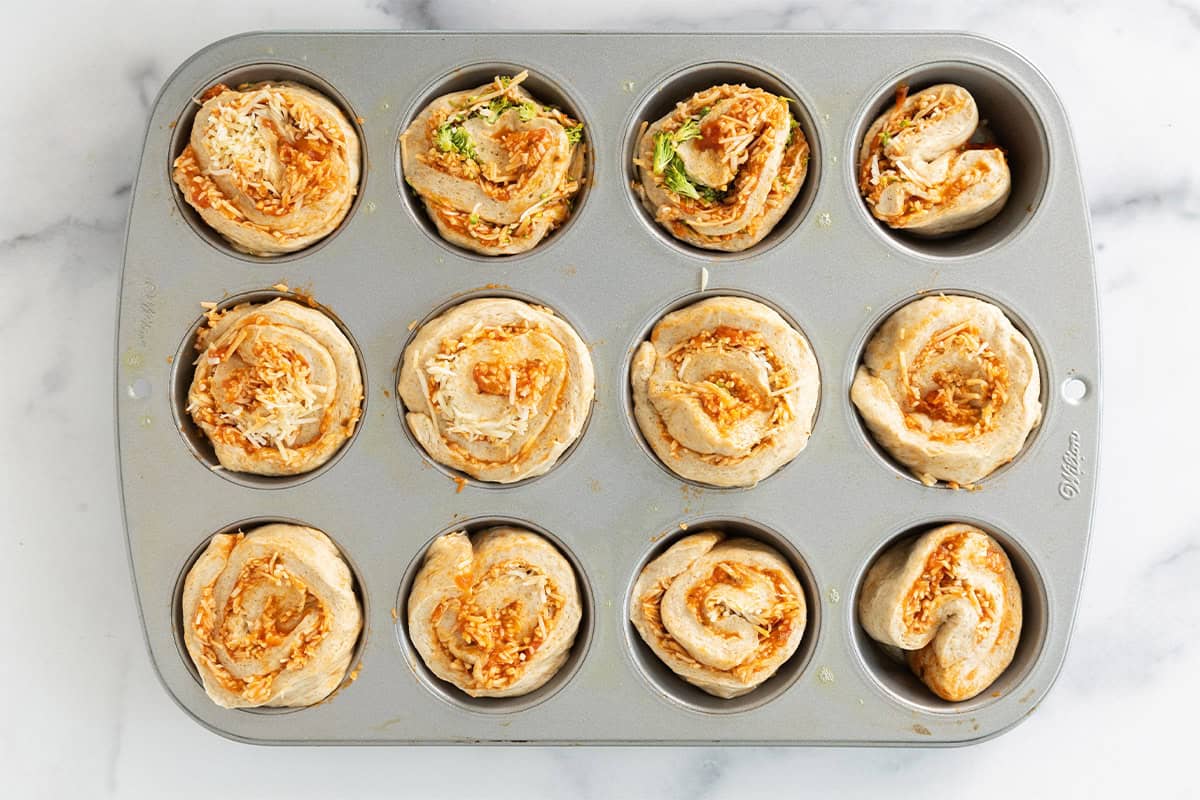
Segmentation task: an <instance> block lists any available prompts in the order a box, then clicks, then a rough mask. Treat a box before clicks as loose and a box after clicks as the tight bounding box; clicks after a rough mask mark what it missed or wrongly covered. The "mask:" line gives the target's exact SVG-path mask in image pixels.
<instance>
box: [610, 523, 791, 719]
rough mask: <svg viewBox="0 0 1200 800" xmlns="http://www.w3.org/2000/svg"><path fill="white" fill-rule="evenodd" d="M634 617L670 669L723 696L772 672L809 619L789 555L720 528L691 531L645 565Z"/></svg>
mask: <svg viewBox="0 0 1200 800" xmlns="http://www.w3.org/2000/svg"><path fill="white" fill-rule="evenodd" d="M629 618H630V620H631V621H632V622H633V626H634V628H636V629H637V632H638V633H639V634H640V635H641V637H642V639H643V640H645V642H646V644H647V645H649V646H650V649H651V650H653V651H654V654H655V655H656V656H658V657H659V658H660V659H661V660H662V662H663V663H664V664H666V665H667V666H668V667H670V668H671V670H672V671H674V672H675V673H676V674H677V675H679V676H680V677H681V678H683V679H684V680H686V681H687V682H688V683H690V684H692V685H694V686H696V687H698V688H700V689H703V690H704V691H705V692H708V693H709V694H711V695H715V696H716V697H723V698H731V697H738V696H739V695H743V694H746V693H747V692H749V691H752V690H753V689H755V688H756V687H757V686H758V685H759V684H761V683H762V682H763V681H765V680H767V678H770V677H771V676H772V675H774V674H775V672H776V670H778V669H779V667H780V666H782V665H783V663H784V662H785V661H787V660H788V659H789V658H791V657H792V654H793V653H795V652H796V648H797V647H799V646H800V641H801V639H803V637H804V628H805V625H806V624H807V621H808V616H807V606H806V605H805V599H804V589H803V588H802V587H801V585H800V582H799V580H797V578H796V575H795V573H794V572H793V571H792V568H791V566H790V565H789V564H788V562H787V560H786V559H784V558H783V556H781V555H780V554H779V553H778V552H777V551H775V550H774V549H773V548H771V547H768V546H767V545H765V544H762V543H761V542H759V541H757V540H754V539H726V538H725V537H724V535H723V534H721V533H718V532H715V531H707V532H703V533H696V534H692V535H690V536H686V537H684V538H683V539H680V540H679V541H678V542H676V543H675V544H673V545H672V546H671V547H669V548H667V550H666V552H664V553H663V554H662V555H661V556H659V557H658V558H656V559H654V560H653V561H651V562H650V563H649V564H647V565H646V568H645V569H643V570H642V574H641V575H640V576H638V580H637V583H635V584H634V587H633V600H632V603H631V604H630V612H629Z"/></svg>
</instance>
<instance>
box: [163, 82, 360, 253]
mask: <svg viewBox="0 0 1200 800" xmlns="http://www.w3.org/2000/svg"><path fill="white" fill-rule="evenodd" d="M201 101H202V103H203V105H201V107H200V110H199V111H198V112H196V119H195V122H193V124H192V131H191V137H190V138H189V140H188V145H187V147H185V148H184V149H183V152H182V153H180V155H179V157H178V158H176V159H175V165H174V171H173V173H172V178H173V179H174V181H175V183H176V185H178V186H179V190H180V191H181V192H182V193H183V196H184V198H185V199H186V200H187V202H188V203H189V204H190V205H191V206H192V207H193V208H194V209H196V211H197V212H198V213H199V214H200V217H201V218H202V219H203V220H204V222H205V223H207V224H208V226H209V227H211V228H212V229H213V230H215V231H216V232H217V233H219V234H221V236H223V237H225V239H227V240H228V241H229V242H230V243H231V244H232V245H233V246H234V247H235V248H236V249H238V250H241V251H243V252H246V253H250V254H253V255H259V256H275V255H279V254H281V253H290V252H293V251H295V250H300V249H302V248H305V247H308V246H309V245H310V244H312V243H314V242H316V241H317V240H319V239H322V238H324V237H325V236H328V235H329V234H330V233H331V232H333V230H334V229H335V228H337V226H338V225H339V224H341V222H342V220H343V219H344V218H345V217H346V214H347V213H348V212H349V211H350V206H351V204H352V203H353V201H354V196H355V195H356V194H357V193H358V179H359V170H360V168H361V167H360V161H361V148H360V145H359V141H358V134H357V133H356V132H355V130H354V128H353V127H351V125H350V123H349V121H347V119H346V117H345V115H343V114H342V112H341V109H339V108H338V107H337V106H336V105H334V104H333V103H332V102H330V101H329V99H328V98H326V97H324V96H322V95H320V94H318V93H317V92H315V91H313V90H312V89H309V88H307V87H305V86H301V85H300V84H296V83H287V82H281V83H255V84H249V85H245V86H240V87H238V88H236V89H231V88H229V87H228V86H224V85H221V84H218V85H216V86H214V87H212V88H211V89H209V90H208V91H207V92H205V93H204V95H203V96H202V98H201Z"/></svg>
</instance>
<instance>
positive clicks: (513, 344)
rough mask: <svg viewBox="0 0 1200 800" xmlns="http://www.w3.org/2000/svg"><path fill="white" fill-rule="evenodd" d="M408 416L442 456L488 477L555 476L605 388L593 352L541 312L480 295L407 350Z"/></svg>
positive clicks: (402, 387) (404, 391)
mask: <svg viewBox="0 0 1200 800" xmlns="http://www.w3.org/2000/svg"><path fill="white" fill-rule="evenodd" d="M398 391H399V392H400V397H401V399H402V400H403V401H404V407H405V420H406V421H407V423H408V426H409V428H410V429H411V430H412V432H413V436H415V437H416V439H417V441H418V442H420V444H421V446H422V447H423V448H424V449H425V452H427V453H428V454H429V455H430V456H431V457H432V458H433V459H435V460H436V461H438V462H440V463H442V464H445V465H446V466H448V467H451V468H453V469H457V470H460V471H462V472H465V473H466V474H468V475H470V476H471V477H473V478H476V479H477V480H481V481H493V482H496V483H512V482H514V481H519V480H521V479H523V478H528V477H532V476H534V475H541V474H542V473H544V472H546V471H548V470H549V469H550V468H551V467H552V466H554V464H555V462H556V461H557V460H558V458H559V456H561V455H562V454H563V452H564V451H566V449H567V448H568V447H570V446H571V443H572V442H574V441H575V439H577V438H578V437H579V435H580V433H581V432H582V431H583V425H584V423H585V422H586V421H587V417H588V413H589V412H590V410H591V406H592V400H593V398H594V396H595V392H596V384H595V374H594V372H593V370H592V359H591V355H590V354H589V353H588V349H587V346H586V345H585V344H584V343H583V340H582V339H580V338H579V334H577V333H576V332H575V330H574V329H573V328H572V327H571V326H570V325H568V324H567V323H566V322H564V321H563V320H562V319H561V318H559V317H557V316H555V314H554V312H552V311H550V310H549V309H547V308H544V307H542V306H535V305H532V304H530V303H525V302H522V301H520V300H512V299H509V298H499V297H490V298H480V299H477V300H468V301H467V302H465V303H462V304H460V305H457V306H455V307H454V308H452V309H450V310H449V311H447V312H445V313H444V314H442V315H441V316H439V317H437V318H436V319H434V320H432V321H430V322H428V323H426V324H425V325H424V326H423V327H422V328H421V330H420V331H418V333H417V335H416V337H415V338H414V339H413V340H412V342H411V343H410V344H409V345H408V347H407V348H405V350H404V360H403V362H402V364H401V367H400V382H399V387H398Z"/></svg>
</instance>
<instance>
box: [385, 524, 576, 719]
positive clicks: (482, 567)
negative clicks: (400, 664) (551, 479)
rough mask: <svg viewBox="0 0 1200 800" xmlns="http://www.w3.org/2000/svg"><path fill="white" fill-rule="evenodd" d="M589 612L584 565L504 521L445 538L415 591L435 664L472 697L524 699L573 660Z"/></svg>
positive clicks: (419, 644) (427, 656)
mask: <svg viewBox="0 0 1200 800" xmlns="http://www.w3.org/2000/svg"><path fill="white" fill-rule="evenodd" d="M582 615H583V610H582V605H581V603H580V599H579V588H578V586H577V585H576V580H575V571H574V570H573V569H572V567H571V563H570V562H569V561H567V559H566V558H564V557H563V555H562V553H560V552H558V549H557V548H555V547H554V545H552V544H551V543H550V542H548V541H546V539H545V538H543V537H541V536H539V535H537V534H535V533H532V532H530V531H527V530H524V529H521V528H512V527H496V528H490V529H488V530H485V531H481V532H479V533H476V534H473V535H471V536H468V535H467V534H466V533H465V532H462V531H459V532H457V533H449V534H446V535H444V536H441V537H438V538H437V539H436V540H434V542H433V544H431V545H430V546H429V551H428V552H427V553H426V555H425V562H424V564H423V565H422V567H421V570H420V572H418V573H417V577H416V579H415V580H414V581H413V587H412V591H411V592H410V594H409V597H408V630H409V635H410V637H411V638H412V642H413V645H414V646H415V647H416V649H417V652H418V653H419V654H420V656H421V659H422V660H423V661H424V662H425V665H426V666H428V667H429V669H430V670H431V671H432V672H433V673H434V674H435V675H437V676H438V677H439V678H441V679H442V680H444V681H449V682H450V683H453V684H454V685H455V686H457V687H458V688H460V689H462V690H463V691H464V692H466V693H467V694H469V695H470V696H472V697H516V696H519V695H524V694H528V693H529V692H532V691H533V690H535V689H537V688H539V687H541V686H543V685H544V684H545V683H546V682H547V681H549V680H550V679H551V678H552V677H554V675H555V673H557V672H558V671H559V670H560V669H561V668H562V666H563V664H565V663H566V661H567V657H568V656H569V655H570V652H571V646H572V644H574V642H575V635H576V633H577V632H578V630H579V622H580V619H581V618H582Z"/></svg>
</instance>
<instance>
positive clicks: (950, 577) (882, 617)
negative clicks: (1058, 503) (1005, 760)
mask: <svg viewBox="0 0 1200 800" xmlns="http://www.w3.org/2000/svg"><path fill="white" fill-rule="evenodd" d="M858 617H859V620H860V621H861V623H862V626H863V628H864V629H865V630H866V631H867V634H868V635H869V636H870V637H871V638H872V639H875V640H876V641H878V642H882V643H883V644H886V645H890V646H892V647H898V648H900V649H902V650H905V651H908V652H907V653H906V655H907V660H908V665H909V667H910V668H911V669H912V671H913V672H914V673H916V675H917V677H918V678H920V679H921V680H922V681H923V682H924V683H925V684H926V685H927V686H928V687H929V688H930V689H931V690H933V692H934V694H936V695H937V696H938V697H940V698H942V699H943V700H949V701H951V702H956V701H959V700H968V699H970V698H972V697H974V696H976V695H978V694H979V693H980V692H982V691H984V690H985V689H987V688H988V687H989V686H991V685H992V683H993V682H995V680H996V678H998V677H999V676H1000V674H1001V673H1002V672H1004V670H1005V669H1007V668H1008V665H1009V664H1010V663H1011V662H1012V659H1013V654H1014V653H1016V649H1017V644H1018V642H1019V641H1020V638H1021V587H1020V586H1019V585H1018V584H1017V578H1016V575H1015V574H1014V572H1013V568H1012V564H1011V563H1010V562H1009V560H1008V555H1007V554H1006V553H1005V552H1004V549H1003V548H1001V547H1000V545H999V544H997V543H996V540H995V539H993V538H992V537H990V536H988V535H987V534H986V533H984V532H983V531H981V530H979V529H978V528H974V527H972V526H970V525H963V524H959V523H956V524H952V525H943V526H942V527H940V528H936V529H934V530H932V531H929V532H928V533H925V534H923V535H921V536H919V537H917V538H916V539H915V540H912V541H909V542H901V543H900V544H898V545H895V546H893V547H891V548H889V549H888V550H887V551H886V552H884V554H883V555H881V556H880V557H879V559H878V560H877V561H876V562H875V563H874V564H872V565H871V568H870V570H869V571H868V572H867V577H866V579H865V581H864V583H863V588H862V594H861V595H860V599H859V603H858Z"/></svg>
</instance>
